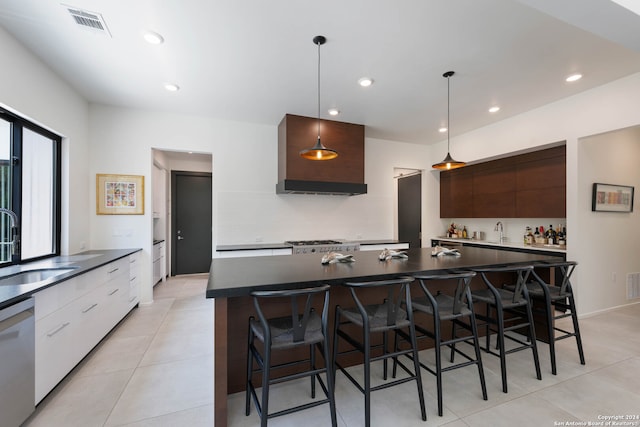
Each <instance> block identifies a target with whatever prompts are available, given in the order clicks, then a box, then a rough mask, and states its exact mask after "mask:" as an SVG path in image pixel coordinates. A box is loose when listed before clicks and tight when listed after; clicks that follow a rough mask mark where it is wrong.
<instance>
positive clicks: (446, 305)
mask: <svg viewBox="0 0 640 427" xmlns="http://www.w3.org/2000/svg"><path fill="white" fill-rule="evenodd" d="M475 275H476V273H475V272H473V271H467V272H442V273H435V274H426V275H416V276H414V277H415V278H416V279H417V280H419V282H420V287H421V288H422V291H423V292H424V296H423V297H419V298H413V299H412V301H411V303H412V305H413V310H414V313H415V314H418V313H423V314H426V315H428V316H431V317H432V318H433V328H432V330H428V329H427V328H425V327H423V326H422V325H421V324H420V323H419V322H416V330H417V331H418V332H419V333H421V334H422V335H418V337H417V338H418V339H421V338H427V337H429V338H431V339H433V340H434V350H435V356H436V368H435V370H434V369H432V368H430V367H429V366H427V365H425V364H424V363H422V362H421V363H420V366H422V368H424V369H425V370H427V371H428V372H430V373H432V374H433V375H435V376H436V383H437V387H438V415H440V416H442V407H443V405H442V394H443V393H442V373H443V372H447V371H451V370H454V369H458V368H464V367H466V366H470V365H476V366H477V367H478V375H479V377H480V387H481V389H482V398H483V399H484V400H487V386H486V384H485V379H484V370H483V368H482V357H481V356H480V344H479V342H478V328H477V326H476V319H475V315H474V310H473V303H472V300H471V291H470V289H469V285H470V283H471V280H472V279H473V277H475ZM435 280H438V281H442V283H441V284H440V283H439V285H441V286H442V287H443V288H444V289H451V287H452V286H451V285H452V282H454V283H455V288H453V289H454V292H453V296H451V295H448V294H444V293H442V292H441V290H438V291H437V293H436V294H435V295H434V294H433V293H432V292H431V290H430V289H429V287H428V286H427V282H431V281H435ZM465 319H468V320H465ZM443 322H451V325H452V326H451V327H452V329H451V339H448V340H446V339H445V340H443V338H442V326H443V325H442V323H443ZM457 326H460V327H462V328H464V329H466V330H468V331H469V332H471V336H462V337H458V336H457V333H456V327H457ZM458 342H468V343H470V344H472V345H473V347H474V350H475V357H471V356H469V355H468V354H466V353H465V352H463V351H461V350H459V349H457V348H456V347H455V344H456V343H458ZM443 346H447V347H449V348H450V349H451V357H450V359H451V362H452V363H453V361H454V357H453V356H454V352H455V353H458V354H460V355H461V356H463V357H464V358H465V359H466V361H464V362H461V363H457V364H453V365H450V366H447V367H445V368H443V367H442V355H441V348H442V347H443ZM394 347H395V348H396V349H397V348H398V343H397V340H396V343H395V346H394ZM395 362H396V361H395V360H394V366H393V376H394V377H395V374H396V363H395Z"/></svg>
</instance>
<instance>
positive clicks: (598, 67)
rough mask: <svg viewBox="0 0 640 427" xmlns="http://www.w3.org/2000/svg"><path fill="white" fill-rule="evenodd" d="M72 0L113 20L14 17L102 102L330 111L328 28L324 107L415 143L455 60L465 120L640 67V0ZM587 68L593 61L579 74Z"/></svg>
mask: <svg viewBox="0 0 640 427" xmlns="http://www.w3.org/2000/svg"><path fill="white" fill-rule="evenodd" d="M64 1H65V2H66V4H67V5H68V6H71V7H72V8H76V9H82V10H85V11H88V12H92V13H98V14H100V15H101V16H102V18H103V19H104V22H105V23H106V26H107V28H108V31H109V32H110V36H109V35H105V34H104V33H103V34H98V33H96V32H92V31H89V30H86V29H84V28H83V27H81V26H79V25H77V24H76V23H75V22H74V20H73V19H72V17H71V15H70V13H69V12H68V10H67V9H68V8H67V7H64V6H63V5H62V3H60V2H57V1H55V0H54V1H42V0H20V1H15V0H0V26H2V27H3V28H4V29H5V30H6V31H8V32H9V33H10V34H12V35H13V36H14V37H15V38H16V39H18V40H19V41H20V42H21V43H23V44H24V45H25V46H26V47H27V49H29V50H30V51H32V52H33V53H34V54H35V55H36V56H38V57H39V58H40V59H41V60H42V61H43V62H44V63H45V64H46V65H47V66H48V67H50V68H51V69H52V70H54V71H55V72H56V73H57V74H58V75H60V76H61V77H62V78H63V79H64V80H66V81H67V82H68V83H69V84H70V85H71V86H72V87H74V88H75V89H76V90H77V91H78V92H79V93H80V94H82V95H83V96H84V97H85V98H86V99H87V100H88V101H90V102H93V103H100V104H108V105H114V106H122V107H131V108H139V109H146V110H157V111H171V112H178V113H185V114H196V115H200V116H207V117H215V118H221V119H226V120H234V121H242V122H252V123H262V124H268V125H277V124H278V123H279V122H280V120H281V119H282V117H283V116H284V115H285V114H286V113H291V114H298V115H304V116H311V117H316V115H317V102H318V99H317V96H318V93H317V78H318V76H317V72H318V49H317V46H316V45H315V44H314V43H313V41H312V39H313V37H314V36H316V35H324V36H326V38H327V43H326V44H324V45H323V46H322V47H321V52H320V55H321V72H320V75H321V91H320V95H321V115H322V117H323V118H330V117H329V115H328V114H327V110H328V109H329V108H330V107H335V108H337V109H339V110H340V111H341V114H340V115H339V116H337V117H335V118H331V119H333V120H340V121H345V122H351V123H359V124H364V125H365V126H366V135H367V136H369V137H373V138H381V139H390V140H396V141H406V142H412V143H422V144H431V143H435V142H439V141H442V140H443V139H446V136H444V135H443V134H441V133H439V132H438V128H440V127H441V126H446V124H447V82H446V79H445V78H443V77H442V74H443V73H444V72H445V71H448V70H454V71H455V72H456V74H455V75H454V76H453V77H451V80H450V84H451V104H450V108H451V110H450V115H451V116H450V117H451V136H455V135H457V134H461V133H464V132H467V131H469V130H472V129H475V128H478V127H482V126H485V125H488V124H490V123H493V122H496V121H499V120H503V119H505V118H507V117H510V116H514V115H517V114H520V113H523V112H526V111H529V110H531V109H534V108H537V107H539V106H542V105H545V104H548V103H550V102H554V101H556V100H559V99H562V98H565V97H568V96H571V95H574V94H576V93H579V92H581V91H585V90H588V89H591V88H593V87H596V86H599V85H602V84H605V83H607V82H610V81H613V80H616V79H619V78H621V77H624V76H627V75H630V74H633V73H636V72H639V71H640V16H639V15H638V14H637V13H638V11H636V13H634V12H632V11H631V10H629V9H627V8H625V7H623V6H621V5H620V4H623V5H625V6H626V7H629V8H632V7H633V4H634V1H635V4H636V5H637V0H617V3H616V2H612V1H609V0H563V1H557V0H519V1H515V0H483V1H478V0H428V1H425V0H397V1H388V0H350V1H344V0H326V1H323V2H310V1H303V0H276V1H264V0H244V1H238V0H136V1H131V0H110V1H100V0H64ZM618 3H620V4H618ZM143 30H153V31H155V32H158V33H160V34H161V35H162V36H163V37H164V40H165V42H164V43H163V44H161V45H150V44H148V43H146V42H145V41H144V40H143V38H142V32H143ZM5 66H7V63H6V62H4V63H3V67H5ZM574 72H579V73H582V74H583V75H584V77H583V78H582V79H581V80H579V81H577V82H574V83H571V84H569V83H566V82H565V81H564V79H565V77H566V76H568V75H570V74H572V73H574ZM363 76H369V77H371V78H373V79H374V84H373V85H372V86H371V87H369V88H362V87H360V86H358V84H357V81H358V79H359V78H361V77H363ZM167 82H170V83H175V84H177V85H179V86H180V90H179V91H177V92H168V91H166V90H165V89H164V88H163V85H164V84H165V83H167ZM493 105H499V106H500V107H501V110H500V111H499V112H497V113H494V114H491V113H489V112H488V108H489V107H491V106H493Z"/></svg>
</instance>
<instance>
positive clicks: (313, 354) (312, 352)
mask: <svg viewBox="0 0 640 427" xmlns="http://www.w3.org/2000/svg"><path fill="white" fill-rule="evenodd" d="M309 361H310V363H311V370H312V371H313V370H315V369H316V349H315V346H314V345H313V344H311V345H310V346H309ZM311 398H312V399H315V398H316V376H315V375H311Z"/></svg>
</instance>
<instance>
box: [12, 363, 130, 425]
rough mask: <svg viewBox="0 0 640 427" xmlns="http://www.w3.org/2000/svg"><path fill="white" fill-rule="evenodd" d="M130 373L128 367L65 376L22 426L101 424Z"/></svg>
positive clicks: (123, 387) (116, 399)
mask: <svg viewBox="0 0 640 427" xmlns="http://www.w3.org/2000/svg"><path fill="white" fill-rule="evenodd" d="M132 374H133V369H130V370H127V371H118V372H111V373H106V374H100V375H92V376H84V377H78V376H73V377H72V378H68V379H67V380H66V381H65V382H64V383H63V384H61V385H60V386H58V387H59V388H60V389H59V390H58V389H56V390H55V392H54V393H52V395H50V396H48V397H47V398H45V400H44V401H43V402H42V403H41V404H40V405H39V406H38V409H37V411H36V413H35V414H34V415H33V416H32V417H31V418H30V419H29V420H28V421H27V422H26V423H25V424H24V425H23V427H41V426H42V427H63V426H64V427H92V426H103V425H104V423H105V421H106V420H107V417H108V416H109V413H110V412H111V410H112V409H113V407H114V405H115V404H116V402H117V401H118V398H119V397H120V395H121V394H122V392H123V390H124V389H125V387H126V385H127V383H128V381H129V379H130V378H131V376H132ZM0 416H1V415H0Z"/></svg>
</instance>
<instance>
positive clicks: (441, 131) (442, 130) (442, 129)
mask: <svg viewBox="0 0 640 427" xmlns="http://www.w3.org/2000/svg"><path fill="white" fill-rule="evenodd" d="M446 131H447V128H446V127H441V128H440V129H438V132H440V133H445V132H446Z"/></svg>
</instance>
